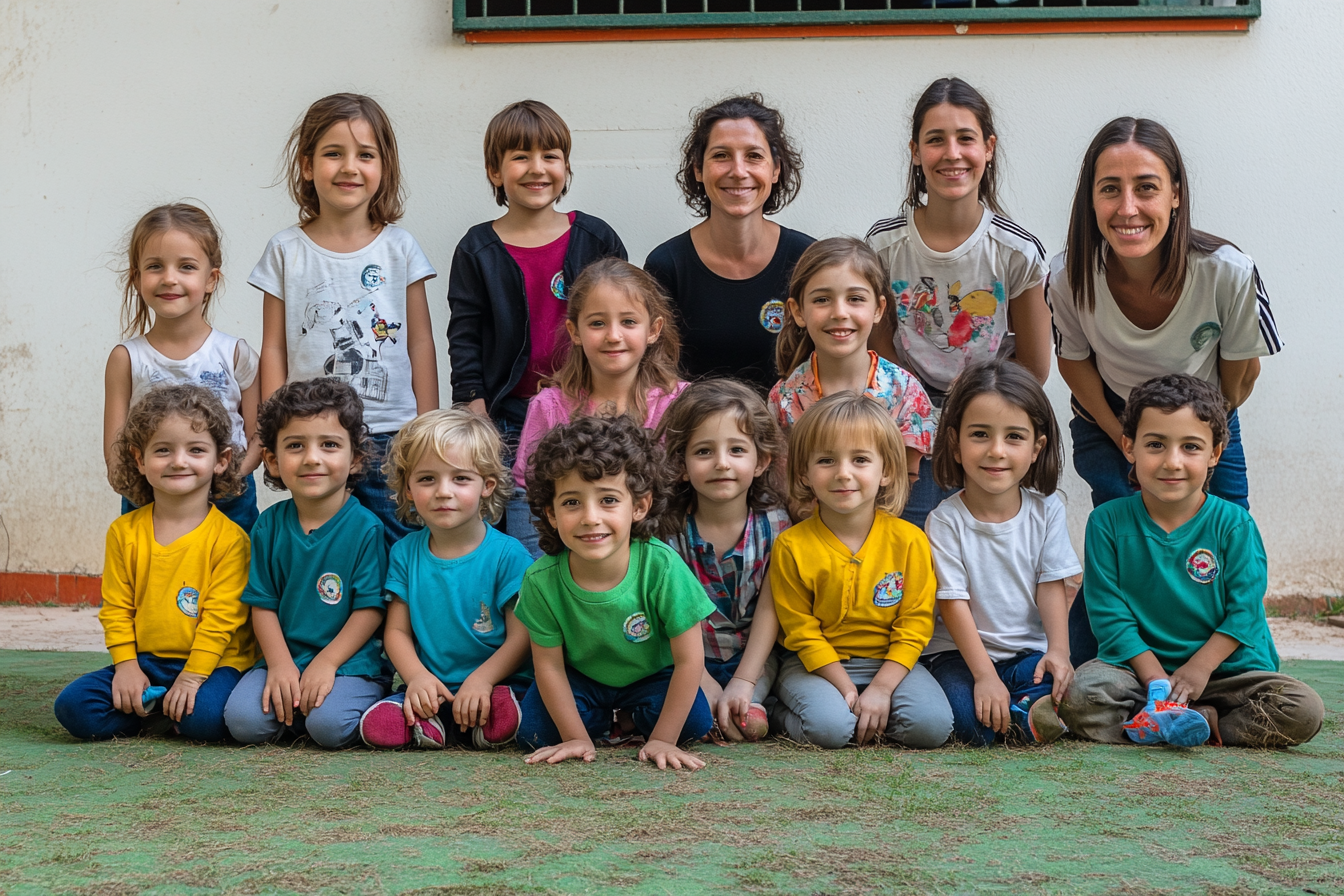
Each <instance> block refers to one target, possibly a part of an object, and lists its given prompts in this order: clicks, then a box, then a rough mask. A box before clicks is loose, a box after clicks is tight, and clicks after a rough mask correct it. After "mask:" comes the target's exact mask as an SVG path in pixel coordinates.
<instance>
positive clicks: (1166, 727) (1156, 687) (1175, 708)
mask: <svg viewBox="0 0 1344 896" xmlns="http://www.w3.org/2000/svg"><path fill="white" fill-rule="evenodd" d="M1170 694H1171V682H1170V681H1168V680H1167V679H1165V678H1159V679H1156V680H1155V681H1151V682H1149V683H1148V705H1147V706H1145V707H1144V708H1143V709H1141V710H1139V711H1138V713H1137V714H1135V716H1134V718H1132V719H1130V720H1129V721H1128V722H1125V723H1124V725H1123V726H1122V727H1123V728H1124V729H1125V734H1127V735H1129V739H1130V740H1132V741H1134V742H1135V743H1137V744H1146V745H1156V744H1171V745H1172V746H1173V747H1197V746H1199V745H1200V744H1202V743H1204V742H1205V741H1206V740H1208V739H1209V723H1208V721H1207V720H1206V719H1205V718H1204V716H1203V715H1202V714H1201V713H1199V712H1197V711H1196V710H1192V709H1191V708H1190V707H1189V705H1188V704H1185V703H1177V702H1175V701H1173V700H1168V699H1167V697H1168V695H1170Z"/></svg>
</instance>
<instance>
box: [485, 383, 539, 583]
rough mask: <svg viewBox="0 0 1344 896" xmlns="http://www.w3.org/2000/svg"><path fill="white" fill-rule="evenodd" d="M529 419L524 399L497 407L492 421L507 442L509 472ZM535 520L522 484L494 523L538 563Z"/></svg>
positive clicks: (510, 398) (506, 401)
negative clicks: (502, 515)
mask: <svg viewBox="0 0 1344 896" xmlns="http://www.w3.org/2000/svg"><path fill="white" fill-rule="evenodd" d="M526 417H527V402H526V401H523V400H522V399H521V398H515V397H514V396H506V397H505V398H503V399H501V400H500V402H499V404H498V405H496V406H495V412H494V417H493V418H492V419H493V420H494V423H495V429H496V430H498V432H499V437H500V439H501V440H503V442H504V466H505V467H508V468H509V469H510V470H511V469H513V462H514V460H515V459H516V458H517V457H518V437H519V436H520V435H521V434H522V432H523V421H524V420H525V419H526ZM532 520H533V516H532V508H531V507H529V506H528V503H527V489H525V488H524V487H523V483H521V482H515V483H514V484H513V497H511V498H509V503H508V505H507V506H506V507H505V508H504V517H503V519H501V520H500V521H499V522H498V523H495V528H496V529H498V530H499V531H501V532H503V533H504V534H506V535H511V536H513V537H514V538H516V539H518V540H519V541H521V542H522V543H523V547H525V548H527V552H528V553H529V554H531V555H532V559H534V560H535V559H536V558H538V557H540V556H541V547H540V546H539V545H538V544H537V542H538V541H539V536H538V535H537V527H536V526H535V525H533V524H532Z"/></svg>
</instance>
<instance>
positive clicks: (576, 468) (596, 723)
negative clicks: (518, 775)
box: [517, 416, 714, 769]
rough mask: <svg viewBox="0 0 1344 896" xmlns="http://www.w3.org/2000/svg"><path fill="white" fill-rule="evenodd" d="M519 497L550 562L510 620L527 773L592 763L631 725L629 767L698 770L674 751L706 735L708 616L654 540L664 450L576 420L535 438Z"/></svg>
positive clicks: (621, 422)
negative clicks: (598, 742) (521, 663)
mask: <svg viewBox="0 0 1344 896" xmlns="http://www.w3.org/2000/svg"><path fill="white" fill-rule="evenodd" d="M532 473H533V478H532V487H531V489H529V491H528V494H527V498H528V501H530V502H531V504H532V512H533V513H535V514H537V515H538V517H539V518H540V520H541V522H540V524H539V530H540V532H541V546H542V549H543V550H545V551H546V553H547V554H549V555H550V556H548V557H545V558H543V559H541V560H538V561H537V562H536V563H534V564H532V567H531V569H529V570H528V571H527V573H526V574H525V575H524V576H523V586H522V591H521V593H520V594H519V597H518V610H517V612H518V618H519V619H521V620H522V621H523V624H524V625H526V626H527V628H528V631H529V632H530V634H531V638H532V661H533V664H534V665H535V667H536V675H537V679H536V682H535V683H534V684H533V685H532V687H531V688H529V689H528V692H527V696H526V697H524V698H523V721H522V726H521V727H520V728H519V730H518V740H519V742H520V743H522V744H525V745H526V746H527V747H529V748H531V749H532V750H534V751H535V752H533V753H532V754H531V755H530V756H528V757H527V761H528V762H542V761H545V762H548V763H552V764H553V763H557V762H563V761H564V760H566V759H582V760H584V761H585V762H591V761H592V760H593V759H594V758H595V752H594V750H593V738H594V737H601V736H604V735H606V734H607V733H608V732H609V731H610V730H611V728H612V717H613V713H614V712H615V711H618V710H620V711H624V713H626V714H628V715H629V717H630V719H631V721H632V722H633V724H634V726H635V728H636V729H637V730H638V731H639V733H640V734H642V735H643V736H644V737H645V738H647V741H646V743H645V744H644V746H643V748H642V749H641V750H640V751H639V758H640V759H641V760H647V761H649V762H654V763H656V764H657V765H658V767H659V768H667V767H671V768H686V769H698V768H702V767H703V766H704V764H705V763H704V760H702V759H700V758H699V757H697V756H694V755H692V754H690V753H687V752H685V751H683V750H681V749H680V748H678V746H677V745H678V744H680V743H683V742H685V741H688V740H697V739H699V738H702V737H704V736H705V735H706V734H708V733H709V729H710V726H711V725H713V723H714V717H713V715H712V714H711V713H710V710H709V704H708V703H707V702H706V701H705V695H704V694H702V693H701V692H700V680H701V677H702V676H703V675H704V671H705V651H704V646H703V644H702V642H701V636H700V622H701V620H703V619H704V618H705V617H706V616H708V615H709V614H710V613H712V612H713V611H714V605H713V604H712V603H710V601H709V599H708V598H707V597H705V592H704V589H703V588H701V587H700V583H699V582H697V581H696V580H695V576H694V575H693V574H692V573H691V571H690V570H689V569H688V568H687V567H686V564H685V563H682V562H681V559H680V558H679V557H678V556H677V555H676V552H675V551H673V550H672V549H671V548H669V547H668V546H667V545H666V544H664V543H663V542H661V541H658V540H656V539H651V536H652V535H653V534H654V531H655V530H656V528H657V522H656V521H657V519H658V517H659V516H660V515H661V512H662V510H663V509H664V507H665V506H666V503H667V495H666V488H665V486H666V483H665V482H664V481H663V479H664V470H663V453H662V449H661V448H660V447H659V445H658V443H657V441H655V440H654V439H653V437H652V436H651V435H650V434H649V433H648V432H647V431H646V430H645V429H644V428H643V427H641V426H640V425H639V424H638V423H636V422H635V421H633V420H631V419H630V418H629V417H626V416H620V417H615V418H605V417H582V418H580V419H579V420H576V421H575V422H573V423H569V424H563V425H561V426H558V427H556V428H555V429H553V430H551V431H550V432H549V433H547V434H546V436H545V438H543V439H542V440H541V444H539V445H538V446H537V451H536V456H535V457H534V458H533V463H532Z"/></svg>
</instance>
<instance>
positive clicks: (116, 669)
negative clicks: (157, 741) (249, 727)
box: [55, 385, 257, 741]
mask: <svg viewBox="0 0 1344 896" xmlns="http://www.w3.org/2000/svg"><path fill="white" fill-rule="evenodd" d="M113 452H114V453H113V463H112V464H110V466H111V469H112V474H113V475H112V485H113V487H114V488H116V489H117V490H118V491H120V492H122V493H123V494H126V495H128V496H129V497H130V498H131V500H133V501H134V502H135V503H137V504H139V505H141V506H140V508H139V509H138V510H134V511H131V512H130V513H127V514H124V515H122V516H121V517H120V518H118V519H117V520H116V521H114V522H113V523H112V527H111V528H110V529H108V531H107V560H106V563H105V564H104V566H103V608H102V610H100V611H99V613H98V618H99V621H100V622H102V624H103V632H104V635H105V638H106V641H107V649H108V652H109V653H111V654H112V665H111V666H108V667H107V668H105V669H100V670H98V671H97V672H90V673H89V674H87V675H84V676H81V677H80V678H78V679H76V680H75V681H74V683H72V684H70V685H69V686H68V687H66V689H65V690H63V691H61V694H60V696H59V697H57V698H56V705H55V710H56V718H57V720H58V721H59V722H60V723H61V724H62V725H64V726H65V729H66V730H67V731H69V732H70V733H71V734H73V735H74V736H75V737H79V738H88V739H101V738H107V737H118V736H122V737H125V736H130V735H134V734H137V733H139V732H140V731H141V729H142V728H143V727H144V725H145V724H146V721H145V720H146V719H147V717H148V716H149V714H150V707H149V705H147V704H149V702H150V700H151V699H152V698H153V695H154V694H160V695H162V699H161V701H160V705H161V711H162V712H163V715H164V716H166V717H167V718H168V719H170V720H171V721H172V722H173V723H176V728H177V731H178V732H179V733H180V734H182V735H183V736H184V737H187V738H189V739H190V740H202V741H219V740H223V739H224V735H225V728H224V703H225V701H226V700H228V698H229V693H230V692H231V691H232V690H233V688H234V685H236V684H237V683H238V679H239V678H240V677H241V675H242V670H244V669H247V668H248V667H250V666H251V665H252V663H253V661H254V660H255V659H256V655H257V642H256V640H255V639H254V638H253V637H252V626H251V624H250V623H249V622H248V618H247V607H246V606H245V605H244V604H243V602H242V601H241V600H239V599H238V598H239V595H240V594H242V591H243V585H244V584H246V582H247V562H248V543H247V536H246V535H245V534H244V533H243V531H242V529H240V528H238V526H236V525H235V524H234V523H232V522H230V521H229V519H228V518H227V517H225V516H224V514H223V513H222V512H220V511H219V508H218V507H213V508H212V507H211V506H210V498H211V496H212V495H213V496H214V497H216V498H223V497H226V496H228V495H229V494H236V493H237V492H238V491H239V490H240V488H241V484H240V483H239V481H238V480H239V473H238V469H239V462H240V458H239V455H238V454H236V453H235V451H234V447H233V426H232V423H231V421H230V419H229V414H228V413H227V412H226V411H225V410H224V406H223V405H222V404H220V402H219V399H217V398H216V397H215V395H214V393H213V392H211V391H210V390H208V389H204V388H202V387H200V386H190V385H176V386H164V387H161V388H158V389H154V390H151V391H150V392H149V394H147V395H146V396H145V397H144V398H143V399H141V400H140V401H138V402H136V404H135V405H134V406H133V407H132V408H131V409H130V413H129V414H127V415H126V419H125V421H124V424H123V425H122V426H120V427H118V435H117V439H116V441H115V443H114V444H113ZM150 689H152V690H150ZM165 690H166V691H167V693H164V692H165ZM147 691H149V695H148V696H147V694H146V692H147Z"/></svg>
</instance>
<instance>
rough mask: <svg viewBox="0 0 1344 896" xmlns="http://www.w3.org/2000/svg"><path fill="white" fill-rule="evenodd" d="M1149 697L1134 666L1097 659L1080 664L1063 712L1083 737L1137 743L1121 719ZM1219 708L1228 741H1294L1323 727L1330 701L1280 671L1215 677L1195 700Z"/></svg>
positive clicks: (1255, 744) (1284, 744)
mask: <svg viewBox="0 0 1344 896" xmlns="http://www.w3.org/2000/svg"><path fill="white" fill-rule="evenodd" d="M1147 702H1148V689H1147V688H1146V687H1145V686H1144V685H1143V683H1142V682H1141V681H1139V679H1138V677H1137V676H1135V675H1134V673H1133V672H1131V671H1130V670H1129V669H1126V668H1124V667H1122V666H1111V665H1108V664H1106V663H1103V662H1102V661H1101V660H1092V661H1091V662H1087V663H1084V664H1083V665H1081V666H1079V667H1078V672H1077V674H1075V675H1074V678H1073V683H1072V684H1070V685H1069V692H1068V693H1067V694H1065V695H1064V702H1063V703H1061V704H1060V705H1059V717H1060V718H1061V719H1063V720H1064V724H1065V725H1068V726H1069V730H1070V731H1071V732H1073V733H1074V734H1075V735H1077V736H1078V737H1082V738H1086V739H1087V740H1095V741H1100V742H1101V743H1104V744H1130V743H1133V741H1131V740H1130V739H1129V737H1128V736H1127V735H1126V734H1125V732H1124V729H1123V728H1121V727H1120V726H1121V724H1122V723H1124V722H1126V721H1128V720H1129V719H1130V718H1132V717H1133V716H1134V714H1135V713H1136V712H1138V711H1139V710H1140V709H1142V708H1143V706H1144V704H1145V703H1147ZM1193 702H1195V703H1198V704H1202V705H1205V706H1211V707H1213V708H1214V709H1215V710H1217V711H1218V732H1219V734H1220V735H1221V736H1222V740H1223V743H1224V744H1225V745H1226V746H1229V747H1291V746H1295V745H1297V744H1304V743H1306V742H1307V741H1309V740H1311V739H1312V738H1313V737H1315V736H1316V732H1317V731H1320V730H1321V720H1322V719H1323V718H1324V716H1325V704H1324V703H1323V702H1321V697H1320V695H1319V694H1317V693H1316V692H1315V691H1313V690H1312V689H1311V688H1310V687H1308V686H1307V685H1305V684H1303V683H1302V682H1300V681H1298V680H1297V679H1296V678H1290V677H1289V676H1287V675H1282V674H1280V673H1278V672H1243V673H1241V674H1240V675H1229V676H1228V677H1226V678H1211V679H1209V684H1208V686H1207V687H1206V688H1205V689H1204V693H1203V694H1202V695H1200V698H1199V699H1198V700H1196V701H1193Z"/></svg>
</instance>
